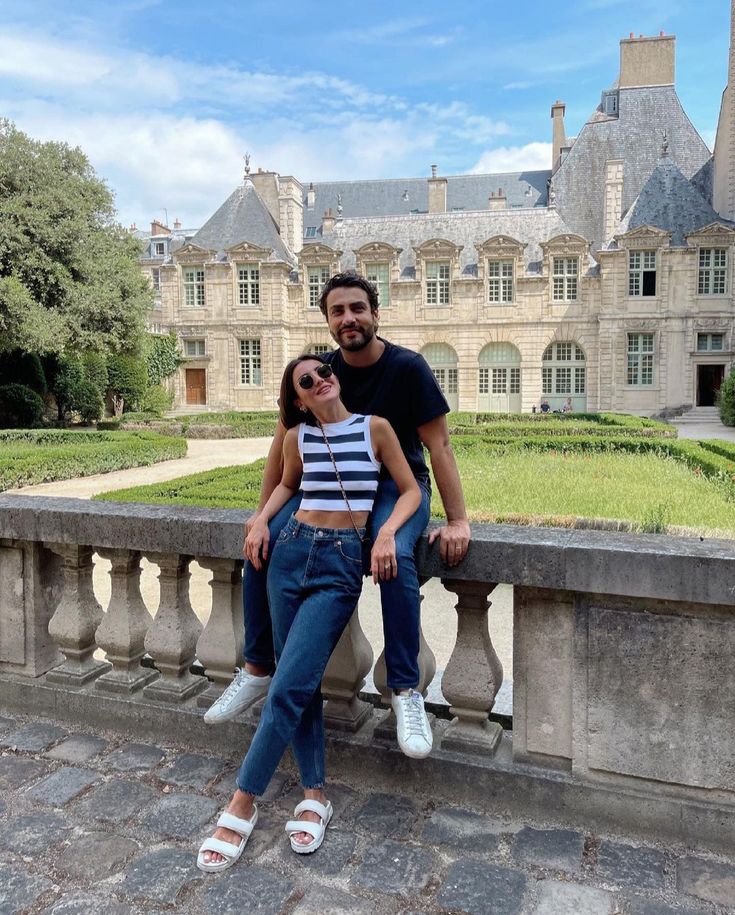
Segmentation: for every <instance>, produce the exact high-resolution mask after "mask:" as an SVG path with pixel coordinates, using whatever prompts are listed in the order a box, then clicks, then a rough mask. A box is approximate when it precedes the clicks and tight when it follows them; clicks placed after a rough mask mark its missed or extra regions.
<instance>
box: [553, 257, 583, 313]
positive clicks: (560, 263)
mask: <svg viewBox="0 0 735 915" xmlns="http://www.w3.org/2000/svg"><path fill="white" fill-rule="evenodd" d="M553 271H554V285H553V292H552V298H553V300H554V301H555V302H576V301H577V291H578V288H579V258H578V257H555V258H554V259H553Z"/></svg>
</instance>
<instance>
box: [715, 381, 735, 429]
mask: <svg viewBox="0 0 735 915" xmlns="http://www.w3.org/2000/svg"><path fill="white" fill-rule="evenodd" d="M718 405H719V408H720V419H721V420H722V422H723V423H724V424H725V425H726V426H735V369H734V370H733V371H732V372H731V373H730V375H728V377H727V378H726V379H725V380H724V381H723V382H722V385H721V386H720V395H719V400H718Z"/></svg>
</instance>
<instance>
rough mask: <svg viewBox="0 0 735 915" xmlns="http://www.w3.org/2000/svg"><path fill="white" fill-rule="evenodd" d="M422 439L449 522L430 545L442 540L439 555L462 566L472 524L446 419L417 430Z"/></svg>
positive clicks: (431, 535)
mask: <svg viewBox="0 0 735 915" xmlns="http://www.w3.org/2000/svg"><path fill="white" fill-rule="evenodd" d="M417 431H418V433H419V438H420V439H421V441H422V442H423V444H424V445H425V446H426V448H427V450H428V452H429V458H430V460H431V469H432V470H433V471H434V479H435V480H436V486H437V489H438V490H439V496H440V497H441V500H442V505H443V506H444V511H445V512H446V515H447V523H446V525H443V526H442V527H440V528H437V529H435V530H433V531H432V532H431V533H430V534H429V544H432V543H433V542H434V541H435V540H436V538H437V537H439V538H440V539H439V553H440V555H441V558H442V559H443V560H444V562H446V563H447V564H448V565H450V566H456V565H457V564H458V563H460V562H461V561H462V560H463V559H464V557H465V554H466V553H467V548H468V547H469V544H470V536H471V533H470V525H469V522H468V521H467V512H466V511H465V505H464V495H463V493H462V483H461V482H460V479H459V471H458V470H457V464H456V461H455V460H454V452H453V451H452V446H451V444H450V441H449V429H448V428H447V418H446V416H444V415H442V416H437V417H436V418H435V419H432V420H429V422H428V423H424V424H423V426H419V427H418V430H417Z"/></svg>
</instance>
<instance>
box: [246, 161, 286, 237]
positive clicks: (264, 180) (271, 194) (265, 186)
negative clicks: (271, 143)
mask: <svg viewBox="0 0 735 915" xmlns="http://www.w3.org/2000/svg"><path fill="white" fill-rule="evenodd" d="M250 180H251V181H252V182H253V186H254V187H255V190H256V191H257V192H258V196H259V197H260V199H261V200H262V201H263V203H264V204H265V205H266V207H267V208H268V212H269V213H270V214H271V216H272V217H273V219H275V221H276V225H277V226H278V227H279V231H280V225H281V223H280V218H281V212H280V207H279V204H278V194H279V189H278V174H277V173H276V172H264V171H263V169H262V168H259V169H258V171H257V172H256V173H255V174H254V175H250Z"/></svg>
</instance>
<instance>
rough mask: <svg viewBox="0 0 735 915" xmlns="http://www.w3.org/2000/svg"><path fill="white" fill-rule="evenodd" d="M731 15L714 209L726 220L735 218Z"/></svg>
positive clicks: (734, 17)
mask: <svg viewBox="0 0 735 915" xmlns="http://www.w3.org/2000/svg"><path fill="white" fill-rule="evenodd" d="M730 9H731V13H730V56H729V59H728V67H727V86H725V91H724V92H723V94H722V105H721V107H720V118H719V121H718V122H717V133H716V134H715V154H714V165H715V167H714V176H713V180H712V184H713V188H712V205H713V206H714V208H715V210H717V212H718V213H719V214H720V216H724V218H725V219H733V218H735V136H734V131H735V9H733V8H732V6H731V8H730Z"/></svg>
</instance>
